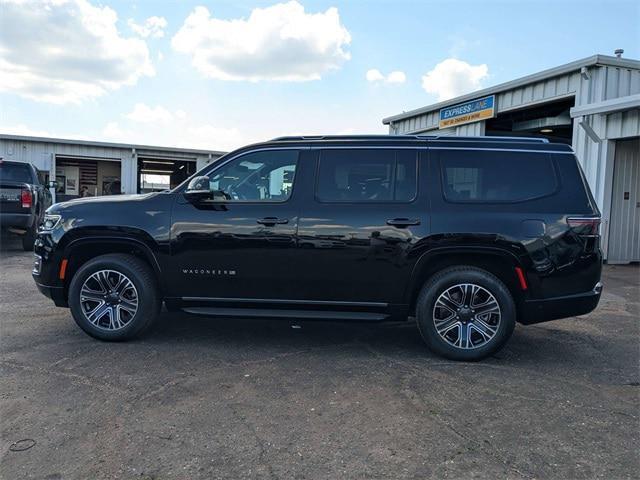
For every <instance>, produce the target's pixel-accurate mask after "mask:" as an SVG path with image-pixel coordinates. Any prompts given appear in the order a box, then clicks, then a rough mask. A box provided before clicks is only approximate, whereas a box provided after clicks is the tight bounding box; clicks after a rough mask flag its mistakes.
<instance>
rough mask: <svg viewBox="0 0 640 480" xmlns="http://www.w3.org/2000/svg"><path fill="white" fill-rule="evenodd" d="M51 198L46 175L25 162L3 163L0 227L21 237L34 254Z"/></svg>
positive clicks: (0, 167) (1, 161)
mask: <svg viewBox="0 0 640 480" xmlns="http://www.w3.org/2000/svg"><path fill="white" fill-rule="evenodd" d="M51 203H52V197H51V192H49V185H48V184H47V182H46V181H45V175H44V173H43V172H41V171H39V170H37V169H36V168H35V167H34V166H33V165H31V164H29V163H25V162H13V161H6V160H2V159H0V227H1V228H2V230H9V231H11V232H13V233H17V234H19V235H21V236H22V247H23V248H24V249H25V250H27V251H28V250H33V243H34V241H35V238H36V233H37V229H38V225H39V224H40V222H41V221H42V218H43V217H44V212H45V211H46V210H47V208H49V207H50V206H51Z"/></svg>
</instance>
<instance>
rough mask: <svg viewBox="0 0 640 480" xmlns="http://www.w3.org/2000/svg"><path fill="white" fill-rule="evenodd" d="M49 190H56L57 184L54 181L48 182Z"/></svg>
mask: <svg viewBox="0 0 640 480" xmlns="http://www.w3.org/2000/svg"><path fill="white" fill-rule="evenodd" d="M49 188H58V182H56V181H55V180H49Z"/></svg>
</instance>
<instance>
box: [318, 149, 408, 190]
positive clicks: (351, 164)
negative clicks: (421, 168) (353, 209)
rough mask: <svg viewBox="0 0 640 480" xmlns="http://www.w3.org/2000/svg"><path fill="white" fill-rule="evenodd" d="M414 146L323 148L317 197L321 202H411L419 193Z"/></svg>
mask: <svg viewBox="0 0 640 480" xmlns="http://www.w3.org/2000/svg"><path fill="white" fill-rule="evenodd" d="M416 157H417V152H416V151H415V150H391V149H371V150H366V149H363V150H357V149H352V150H348V149H345V150H324V151H322V152H321V155H320V167H319V171H318V182H317V188H316V198H317V199H318V200H320V201H321V202H357V203H360V202H411V201H412V200H413V199H414V198H415V196H416V188H417V187H416V170H417V169H416Z"/></svg>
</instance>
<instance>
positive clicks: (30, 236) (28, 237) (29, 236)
mask: <svg viewBox="0 0 640 480" xmlns="http://www.w3.org/2000/svg"><path fill="white" fill-rule="evenodd" d="M35 242H36V229H35V227H34V228H30V229H29V230H27V232H26V233H25V234H24V235H22V249H23V250H24V251H25V252H33V245H34V243H35Z"/></svg>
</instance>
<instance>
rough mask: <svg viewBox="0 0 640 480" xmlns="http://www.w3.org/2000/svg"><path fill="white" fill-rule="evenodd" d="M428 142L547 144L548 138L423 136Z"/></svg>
mask: <svg viewBox="0 0 640 480" xmlns="http://www.w3.org/2000/svg"><path fill="white" fill-rule="evenodd" d="M425 137H426V138H428V139H429V140H444V141H447V140H448V141H450V142H513V143H549V139H548V138H539V137H506V136H495V137H494V136H487V135H484V136H481V137H473V136H460V137H458V136H455V135H436V136H432V135H429V136H425Z"/></svg>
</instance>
